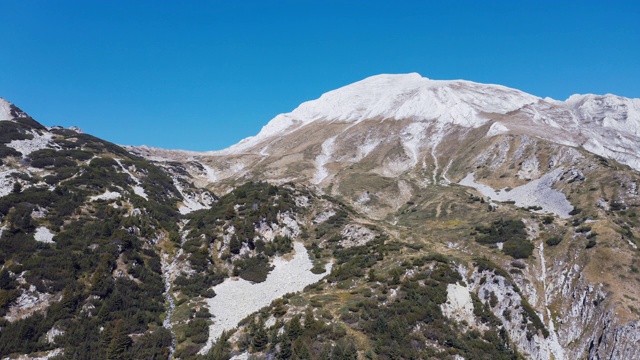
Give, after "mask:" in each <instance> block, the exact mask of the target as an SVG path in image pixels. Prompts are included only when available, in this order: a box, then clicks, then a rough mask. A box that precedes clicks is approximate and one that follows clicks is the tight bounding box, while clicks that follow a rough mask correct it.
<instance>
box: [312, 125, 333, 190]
mask: <svg viewBox="0 0 640 360" xmlns="http://www.w3.org/2000/svg"><path fill="white" fill-rule="evenodd" d="M335 142H336V136H334V137H330V138H328V139H327V140H325V141H324V142H323V143H322V152H321V153H320V155H318V156H316V160H315V164H316V173H315V174H314V175H313V179H312V180H311V181H312V182H313V183H314V184H316V185H317V184H320V182H322V180H324V179H325V178H326V177H327V176H329V171H328V170H327V167H326V165H327V163H329V161H330V160H331V156H332V154H333V152H334V148H335Z"/></svg>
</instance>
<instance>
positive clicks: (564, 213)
mask: <svg viewBox="0 0 640 360" xmlns="http://www.w3.org/2000/svg"><path fill="white" fill-rule="evenodd" d="M562 171H563V168H557V169H555V170H554V171H552V172H550V173H548V174H546V175H544V176H542V177H541V178H539V179H536V180H532V181H530V182H528V183H526V184H524V185H521V186H518V187H515V188H513V189H511V190H510V191H506V189H501V190H494V189H493V188H491V187H490V186H488V185H484V184H480V183H477V182H476V181H475V179H474V177H475V174H474V173H470V174H468V175H467V176H466V177H465V178H464V179H462V180H460V183H459V184H460V185H464V186H469V187H472V188H474V189H476V190H478V191H479V192H480V193H482V195H484V196H485V197H488V198H490V199H492V200H496V201H515V204H516V205H517V206H520V207H529V206H540V207H542V211H543V212H550V213H553V214H555V215H557V216H559V217H561V218H563V219H567V218H569V217H570V215H569V212H570V211H571V210H573V206H572V205H571V203H570V202H569V201H568V200H567V198H566V196H565V195H564V194H563V193H562V192H560V191H558V190H556V189H554V188H552V187H551V186H552V185H553V184H554V183H555V182H556V181H557V179H558V178H559V177H560V175H561V174H562Z"/></svg>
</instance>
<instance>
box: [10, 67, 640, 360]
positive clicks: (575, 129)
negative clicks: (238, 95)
mask: <svg viewBox="0 0 640 360" xmlns="http://www.w3.org/2000/svg"><path fill="white" fill-rule="evenodd" d="M2 109H3V111H4V113H6V114H7V115H5V116H7V117H8V118H9V119H11V120H10V121H3V122H0V125H1V126H3V131H2V133H1V134H3V137H2V139H0V140H2V141H1V143H2V144H3V145H2V146H3V147H2V148H0V151H1V153H0V155H2V161H3V163H2V174H3V177H4V179H5V180H4V182H3V183H2V184H3V185H2V189H5V190H1V191H3V193H2V194H1V195H3V196H2V197H0V211H3V212H2V213H1V214H2V218H0V219H1V221H2V222H1V224H0V225H1V226H2V227H3V229H4V230H3V234H2V237H0V245H2V253H0V255H2V256H3V261H4V264H5V265H3V267H2V274H0V286H2V290H0V291H1V293H0V295H2V297H0V300H2V301H3V302H2V303H1V304H0V305H2V309H3V311H5V312H4V315H3V319H4V320H3V321H4V322H3V323H2V324H1V325H0V326H2V329H1V330H0V353H2V355H3V356H5V355H9V354H11V356H14V357H15V356H18V355H19V354H28V353H31V354H35V353H36V352H37V351H40V354H41V355H43V354H44V355H46V354H47V353H48V355H47V356H49V357H55V356H57V357H58V358H85V357H89V355H87V354H92V353H93V354H95V353H98V352H100V351H102V353H104V354H105V355H104V356H105V357H108V358H147V357H149V358H180V359H190V358H213V359H220V358H229V357H230V356H232V355H233V356H236V358H247V357H249V356H250V355H251V356H254V357H257V358H274V357H277V358H283V359H288V358H296V359H298V358H300V359H302V358H304V359H309V358H312V359H324V358H333V359H342V358H349V359H355V358H376V359H387V358H441V359H463V358H464V359H482V358H487V359H489V358H491V359H496V358H504V359H517V358H527V359H529V358H531V359H579V358H589V359H599V358H612V359H629V358H636V357H640V346H638V343H639V342H638V340H639V339H640V300H639V299H640V270H638V269H639V268H640V259H639V257H638V245H640V218H639V217H638V206H640V191H639V190H638V183H639V182H640V174H639V173H638V169H639V168H640V161H639V156H640V155H638V154H640V151H639V150H640V149H638V146H639V145H640V132H639V129H640V115H639V114H640V100H638V99H625V98H621V97H616V96H613V95H606V96H595V95H585V96H572V97H571V98H569V99H568V100H567V101H564V102H561V101H556V100H552V99H541V98H538V97H535V96H532V95H528V94H525V93H523V92H520V91H518V90H514V89H509V88H506V87H502V86H497V85H486V84H477V83H471V82H467V81H435V80H429V79H426V78H422V77H421V76H420V75H418V74H408V75H380V76H374V77H371V78H368V79H365V80H363V81H360V82H358V83H355V84H352V85H348V86H346V87H343V88H341V89H338V90H335V91H331V92H329V93H327V94H324V95H323V96H321V97H320V98H319V99H317V100H313V101H309V102H306V103H304V104H302V105H300V106H299V107H298V108H297V109H295V110H294V111H293V112H291V113H288V114H283V115H279V116H277V117H276V118H274V119H273V120H272V121H271V122H269V123H268V124H267V125H266V126H265V127H264V128H263V130H262V131H261V132H260V133H259V134H258V135H257V136H255V137H252V138H248V139H246V140H244V141H242V142H240V143H239V144H237V145H235V146H232V147H231V148H229V149H226V150H223V151H217V152H208V153H193V152H181V151H171V150H162V149H151V148H144V147H141V148H131V147H129V148H126V149H123V148H121V147H118V146H116V145H113V144H110V143H108V142H105V141H102V140H99V139H96V138H93V137H90V136H89V135H85V134H80V133H77V132H75V131H71V130H68V129H61V128H46V127H43V126H42V125H40V124H38V123H36V122H35V121H33V120H32V119H30V118H29V117H28V115H26V114H24V113H23V112H21V111H19V109H17V108H15V107H13V106H12V105H10V104H8V103H7V104H6V105H3V107H2ZM4 129H6V130H4ZM4 134H6V135H4ZM2 149H4V150H2ZM105 174H111V176H105ZM16 183H17V184H19V185H14V184H16ZM34 194H35V195H34ZM45 194H46V195H45ZM214 194H217V196H216V195H214ZM40 197H45V198H46V199H40ZM61 204H65V205H64V209H65V210H60V209H58V207H61V206H63V205H61ZM2 209H5V210H2ZM16 244H27V245H24V246H25V247H24V248H23V247H22V245H21V246H17V245H16ZM32 254H35V255H32ZM62 256H66V257H68V259H71V260H66V261H65V262H62V261H58V260H56V261H53V259H59V258H58V257H62ZM85 257H86V258H87V259H89V260H84V258H85ZM46 259H49V261H48V262H47V260H46ZM91 259H93V260H91ZM43 262H44V263H46V264H55V266H54V265H48V266H53V267H52V269H53V270H55V271H50V272H45V273H44V274H43V272H42V271H39V270H38V269H39V268H40V267H42V264H43ZM36 264H37V266H36ZM58 264H60V265H58ZM61 264H67V265H64V266H63V265H61ZM65 266H66V267H65ZM58 273H59V274H64V276H62V275H59V276H58V277H54V276H53V275H49V274H58ZM47 276H49V277H47ZM61 278H64V279H66V280H64V281H62V282H61V280H60V279H61ZM56 281H57V282H56ZM59 282H60V283H59ZM100 289H102V290H100ZM147 293H148V294H153V296H144V297H142V298H144V299H146V300H147V301H145V302H143V304H144V305H140V302H141V299H142V298H141V296H142V294H147ZM72 295H73V296H72ZM70 298H71V299H73V301H72V302H71V304H73V306H68V304H69V301H70V300H68V299H70ZM29 299H31V300H29ZM33 299H35V300H33ZM65 299H67V300H65ZM31 303H35V304H36V305H34V306H32V305H31ZM65 304H67V305H65ZM132 304H137V305H134V306H135V307H140V308H142V309H144V311H139V312H136V313H127V312H126V309H128V308H130V307H131V305H132ZM60 307H62V308H63V309H64V311H62V310H60ZM123 311H124V312H123ZM15 314H23V315H19V316H18V317H16V315H15ZM42 319H45V320H46V321H43V320H42ZM76 328H77V329H84V330H83V331H84V332H86V334H87V335H85V337H84V339H85V340H84V344H88V345H81V342H78V340H77V337H78V336H79V335H78V334H77V331H76V332H74V331H73V329H76ZM16 331H22V332H21V333H20V334H21V335H20V339H21V340H20V341H17V339H16V338H15V337H12V336H11V334H15V333H16ZM23 338H24V339H28V341H25V340H23ZM31 356H35V355H31Z"/></svg>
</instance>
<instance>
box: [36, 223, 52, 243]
mask: <svg viewBox="0 0 640 360" xmlns="http://www.w3.org/2000/svg"><path fill="white" fill-rule="evenodd" d="M54 236H55V234H54V233H52V232H51V230H49V229H47V228H46V227H44V226H40V227H39V228H37V229H36V233H35V234H34V235H33V237H34V238H35V239H36V241H40V242H43V243H49V244H51V243H53V242H54V241H53V237H54Z"/></svg>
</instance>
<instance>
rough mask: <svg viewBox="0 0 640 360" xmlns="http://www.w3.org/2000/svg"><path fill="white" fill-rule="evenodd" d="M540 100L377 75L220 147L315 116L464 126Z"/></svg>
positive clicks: (414, 76) (246, 143) (492, 88)
mask: <svg viewBox="0 0 640 360" xmlns="http://www.w3.org/2000/svg"><path fill="white" fill-rule="evenodd" d="M540 100H541V99H540V98H538V97H536V96H533V95H529V94H526V93H524V92H521V91H519V90H515V89H510V88H507V87H504V86H500V85H489V84H479V83H474V82H471V81H464V80H432V79H429V78H426V77H422V76H421V75H420V74H418V73H410V74H382V75H375V76H371V77H368V78H366V79H364V80H361V81H358V82H355V83H353V84H350V85H346V86H343V87H341V88H339V89H336V90H333V91H329V92H327V93H325V94H323V95H322V96H320V98H318V99H316V100H311V101H307V102H304V103H302V104H301V105H300V106H298V107H297V108H296V109H295V110H293V111H292V112H290V113H286V114H280V115H278V116H276V117H275V118H274V119H273V120H271V121H270V122H269V123H268V124H267V125H265V126H264V127H263V128H262V131H260V133H259V134H258V135H256V136H254V137H250V138H247V139H245V140H243V141H242V142H240V143H239V144H237V145H234V146H232V147H231V148H229V149H227V150H223V152H227V153H230V152H242V151H244V150H245V149H248V148H250V147H251V146H254V145H256V144H258V143H260V142H262V141H264V140H266V139H268V138H271V137H277V136H281V135H283V134H286V133H289V132H291V131H293V130H295V129H298V128H300V127H302V126H305V125H307V124H310V123H312V122H315V121H340V122H349V123H359V122H361V121H364V120H369V119H385V120H387V119H395V120H402V119H415V120H434V121H438V122H440V123H445V124H454V125H460V126H464V127H479V126H482V125H484V124H486V123H487V122H489V121H490V118H489V117H487V116H486V114H492V113H493V114H506V113H508V112H511V111H514V110H518V109H520V108H522V107H523V106H525V105H528V104H533V103H536V102H538V101H540Z"/></svg>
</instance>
